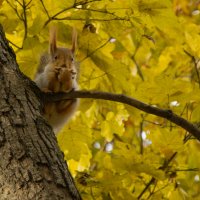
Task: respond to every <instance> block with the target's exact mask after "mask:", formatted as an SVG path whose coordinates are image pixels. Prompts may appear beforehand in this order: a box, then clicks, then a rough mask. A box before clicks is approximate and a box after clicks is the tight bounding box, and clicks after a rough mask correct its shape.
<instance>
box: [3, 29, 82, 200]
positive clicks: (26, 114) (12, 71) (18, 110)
mask: <svg viewBox="0 0 200 200" xmlns="http://www.w3.org/2000/svg"><path fill="white" fill-rule="evenodd" d="M27 67H30V66H27ZM36 94H40V91H38V88H37V87H36V86H35V85H34V83H33V82H32V81H31V80H29V79H28V78H27V77H25V76H24V75H23V74H21V72H20V71H19V68H18V65H17V63H16V59H15V54H14V52H13V50H12V49H11V48H10V47H9V46H8V43H7V41H6V39H5V36H4V33H3V30H2V27H1V26H0V199H1V200H22V199H23V200H29V199H41V200H57V199H58V200H60V199H81V198H80V195H79V193H78V191H77V189H76V187H75V185H74V182H73V179H72V177H71V175H70V173H69V171H68V168H67V165H66V163H65V161H64V159H63V154H62V153H61V151H60V150H59V147H58V145H57V141H56V138H55V136H54V133H53V131H52V129H51V127H50V126H49V125H48V124H47V123H46V121H45V120H44V119H43V117H42V116H41V112H40V109H41V107H42V106H41V103H40V101H39V99H40V98H41V97H40V98H39V97H38V96H37V95H36Z"/></svg>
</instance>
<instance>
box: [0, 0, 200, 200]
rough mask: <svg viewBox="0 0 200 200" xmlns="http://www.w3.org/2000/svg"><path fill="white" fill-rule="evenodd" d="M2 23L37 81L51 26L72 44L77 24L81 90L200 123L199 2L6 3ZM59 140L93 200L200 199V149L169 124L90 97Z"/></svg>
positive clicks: (0, 6)
mask: <svg viewBox="0 0 200 200" xmlns="http://www.w3.org/2000/svg"><path fill="white" fill-rule="evenodd" d="M0 23H1V24H2V25H3V27H4V30H5V33H6V36H7V39H8V40H9V42H10V45H11V46H12V47H13V49H14V50H15V52H16V55H17V61H18V64H19V66H20V69H21V71H22V72H23V73H24V74H26V75H27V76H29V77H30V78H31V79H34V75H35V72H36V70H37V65H38V62H39V58H40V56H41V54H42V53H43V52H44V51H47V50H48V41H49V27H51V26H56V27H57V28H58V43H59V45H60V46H66V47H70V45H71V32H72V29H73V27H75V28H76V30H77V32H78V49H77V51H76V58H77V61H78V62H79V65H80V77H79V85H80V88H81V89H84V90H98V91H107V92H112V93H123V94H125V95H128V96H132V97H134V98H137V99H138V100H140V101H143V102H145V103H148V104H151V105H154V106H158V107H160V108H163V109H171V110H172V111H173V112H175V113H176V114H178V115H180V116H182V117H184V118H185V119H187V120H189V121H191V122H193V123H196V124H197V125H198V124H199V121H200V75H199V73H200V72H199V68H200V65H199V64H200V63H199V58H200V1H199V0H165V1H159V0H67V1H64V0H60V1H53V0H0ZM58 142H59V145H60V147H61V149H62V150H63V152H64V155H65V159H66V161H67V163H68V165H69V168H70V170H71V173H72V175H73V176H74V178H75V180H76V183H77V186H78V189H79V191H80V193H81V195H82V197H83V199H86V200H90V199H91V200H94V199H98V200H101V199H105V200H111V199H114V200H118V199H119V200H121V199H122V200H123V199H126V200H129V199H130V200H133V199H152V200H153V199H155V200H157V199H170V200H173V199H174V200H179V199H180V200H182V199H196V200H198V199H200V172H199V166H200V143H199V141H197V140H196V139H195V138H193V137H191V136H190V134H188V133H187V132H185V131H184V130H183V129H181V128H180V127H177V126H175V125H174V124H171V123H170V122H168V121H167V120H165V119H162V118H159V117H156V116H152V115H149V114H146V113H144V112H142V111H139V110H137V109H134V108H131V107H130V106H127V105H123V104H120V103H116V102H110V101H103V100H95V99H81V105H80V107H79V110H78V111H77V112H76V115H75V116H74V118H73V119H72V120H71V121H70V122H69V123H68V124H67V125H66V126H65V127H64V128H63V130H62V131H61V133H59V135H58Z"/></svg>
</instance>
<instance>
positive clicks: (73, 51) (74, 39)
mask: <svg viewBox="0 0 200 200" xmlns="http://www.w3.org/2000/svg"><path fill="white" fill-rule="evenodd" d="M76 46H77V31H76V29H75V28H73V32H72V48H71V51H72V53H73V54H74V53H75V51H76Z"/></svg>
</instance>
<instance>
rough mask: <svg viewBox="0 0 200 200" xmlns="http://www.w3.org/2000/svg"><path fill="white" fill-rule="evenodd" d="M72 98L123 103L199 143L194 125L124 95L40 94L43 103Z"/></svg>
mask: <svg viewBox="0 0 200 200" xmlns="http://www.w3.org/2000/svg"><path fill="white" fill-rule="evenodd" d="M73 98H94V99H104V100H109V101H116V102H120V103H125V104H127V105H130V106H132V107H135V108H137V109H139V110H142V111H144V112H146V113H149V114H153V115H156V116H159V117H162V118H165V119H167V120H169V121H171V122H173V123H174V124H176V125H178V126H180V127H182V128H183V129H185V130H186V131H188V132H189V133H191V134H192V135H193V136H194V137H195V138H197V139H198V140H199V141H200V129H198V128H197V127H196V126H195V125H194V124H192V123H190V122H189V121H187V120H186V119H184V118H182V117H180V116H178V115H176V114H175V113H173V112H172V110H165V109H161V108H158V107H155V106H151V105H148V104H146V103H143V102H141V101H139V100H137V99H134V98H132V97H129V96H126V95H124V94H112V93H108V92H99V91H71V92H69V93H57V94H55V93H42V100H43V101H44V102H54V101H60V100H65V99H73Z"/></svg>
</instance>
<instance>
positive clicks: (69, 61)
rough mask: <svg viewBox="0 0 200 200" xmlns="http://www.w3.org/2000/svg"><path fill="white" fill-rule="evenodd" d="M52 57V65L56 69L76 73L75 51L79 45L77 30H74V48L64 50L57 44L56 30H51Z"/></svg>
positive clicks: (50, 47)
mask: <svg viewBox="0 0 200 200" xmlns="http://www.w3.org/2000/svg"><path fill="white" fill-rule="evenodd" d="M49 43H50V44H49V49H50V56H51V64H52V65H53V66H54V67H55V68H65V69H67V70H68V71H69V72H72V73H76V66H75V50H76V44H77V33H76V31H75V29H73V33H72V47H71V49H70V48H63V47H57V44H56V29H55V28H52V29H50V42H49Z"/></svg>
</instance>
